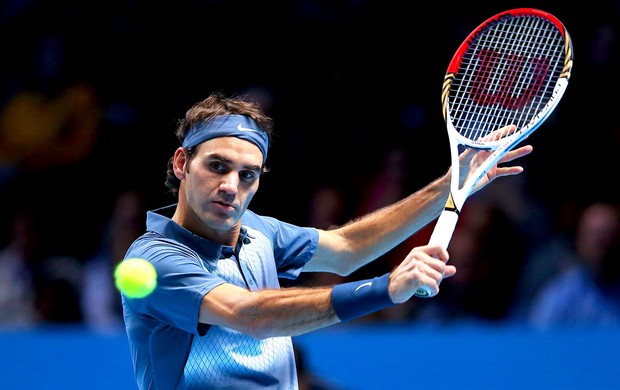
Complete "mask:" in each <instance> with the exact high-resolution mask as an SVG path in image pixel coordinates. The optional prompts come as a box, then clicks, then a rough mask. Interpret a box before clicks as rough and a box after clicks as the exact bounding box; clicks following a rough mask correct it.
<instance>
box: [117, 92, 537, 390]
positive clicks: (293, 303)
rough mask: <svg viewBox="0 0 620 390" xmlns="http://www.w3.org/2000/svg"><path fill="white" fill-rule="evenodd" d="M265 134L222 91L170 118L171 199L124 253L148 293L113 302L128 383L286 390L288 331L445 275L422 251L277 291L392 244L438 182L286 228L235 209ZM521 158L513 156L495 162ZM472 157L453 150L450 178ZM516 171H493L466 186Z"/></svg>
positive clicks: (433, 210)
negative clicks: (374, 205) (151, 280)
mask: <svg viewBox="0 0 620 390" xmlns="http://www.w3.org/2000/svg"><path fill="white" fill-rule="evenodd" d="M271 132H272V122H271V119H270V118H269V117H267V116H266V115H265V114H264V113H263V112H262V110H261V109H260V107H259V106H258V105H257V104H255V103H252V102H250V101H247V100H244V98H243V97H225V96H223V95H221V94H213V95H211V96H209V97H208V98H207V99H205V100H204V101H201V102H199V103H197V104H196V105H194V106H193V107H192V108H190V109H189V110H188V111H187V113H186V115H185V118H184V119H182V120H181V121H180V122H179V126H178V128H177V130H176V134H177V136H178V138H179V140H180V143H181V146H180V147H178V148H177V149H176V151H175V152H174V156H173V157H172V158H171V159H170V161H169V164H168V172H167V180H166V185H167V186H168V187H169V189H170V190H171V191H172V193H173V194H175V195H176V196H177V197H178V202H177V203H176V204H172V205H169V206H166V207H163V208H160V209H157V210H153V211H149V212H148V213H147V229H146V230H147V231H146V233H145V234H144V235H142V236H141V237H140V238H138V239H137V240H136V241H135V242H134V243H133V245H132V246H131V247H130V249H129V251H128V252H127V254H126V258H132V257H139V258H144V259H148V260H149V261H150V262H151V263H152V264H153V265H154V266H155V268H156V270H157V273H158V286H157V288H156V289H155V291H154V292H153V293H152V294H151V295H149V296H147V297H146V298H142V299H128V298H126V297H123V307H124V320H125V326H126V331H127V335H128V338H129V346H130V350H131V356H132V360H133V367H134V370H135V378H136V381H137V384H138V387H139V388H140V389H215V388H217V389H256V388H261V389H297V388H298V382H297V372H296V367H295V357H294V351H293V345H292V339H291V336H295V335H299V334H303V333H306V332H311V331H313V330H315V329H319V328H323V327H326V326H329V325H332V324H336V323H338V322H341V321H349V320H352V319H355V318H359V317H361V316H364V315H366V314H369V313H372V312H375V311H377V310H381V309H384V308H387V307H389V306H392V305H395V304H400V303H403V302H406V301H407V300H408V299H410V298H411V297H412V296H413V294H414V293H415V291H416V290H417V289H418V288H419V287H420V286H422V285H425V286H429V288H430V290H431V292H432V294H431V296H434V295H436V294H437V293H438V291H439V283H440V281H441V280H442V279H443V278H447V277H450V276H452V275H454V273H455V272H456V269H455V268H454V267H453V266H451V265H447V264H446V262H447V261H448V253H447V252H446V250H445V249H443V248H441V247H439V246H421V247H417V248H414V249H413V250H412V251H411V252H410V253H409V254H408V255H407V257H405V258H404V259H403V260H402V263H400V264H399V265H398V266H397V267H395V268H394V269H393V271H392V272H390V273H388V274H385V275H378V276H377V277H375V278H373V279H369V280H361V281H358V282H351V283H344V284H340V285H336V286H330V287H316V288H300V287H291V288H280V285H279V282H278V278H290V279H295V278H297V277H298V276H299V274H300V273H301V272H317V271H322V272H331V273H335V274H339V275H348V274H350V273H351V272H353V271H354V270H356V269H358V268H360V267H361V266H363V265H365V264H367V263H369V262H371V261H372V260H373V259H376V258H377V257H379V256H380V255H382V254H384V253H386V252H387V251H389V250H390V249H392V248H394V247H395V246H396V245H398V244H399V243H401V242H402V241H403V240H405V239H406V238H408V237H409V236H411V235H412V234H414V233H415V232H416V231H418V230H419V229H420V228H422V227H424V226H425V225H427V224H428V223H429V222H431V221H432V220H433V219H435V218H436V217H437V216H438V215H439V213H440V212H441V210H442V208H443V206H444V204H445V202H446V199H447V196H448V191H449V182H450V180H449V175H450V174H449V172H448V173H447V174H446V175H444V176H443V177H440V178H439V179H437V180H435V181H433V182H432V183H430V184H429V185H427V186H426V187H425V188H422V189H421V190H419V191H417V192H416V193H414V194H412V195H410V196H409V197H407V198H406V199H403V200H401V201H400V202H398V203H396V204H393V205H390V206H387V207H385V208H383V209H380V210H377V211H376V212H373V213H371V214H369V215H366V216H364V217H363V218H359V219H356V220H355V221H352V222H350V223H348V224H346V225H344V226H341V227H338V228H334V229H331V230H321V229H316V228H312V227H300V226H295V225H292V224H289V223H286V222H283V221H280V220H278V219H276V218H273V217H268V216H262V215H258V214H256V213H254V212H252V211H250V210H249V209H248V205H249V204H250V201H251V200H252V197H253V196H254V194H255V193H256V191H257V190H258V187H259V181H260V177H261V174H263V173H264V172H266V170H267V168H266V161H267V154H268V151H269V146H270V141H271ZM531 150H532V149H531V146H523V147H520V148H517V149H515V150H514V151H512V152H510V153H509V154H508V155H507V156H506V157H505V158H504V159H503V161H502V162H508V161H512V160H514V159H516V158H519V157H521V156H524V155H527V154H529V153H530V152H531ZM479 153H484V152H476V151H473V150H468V151H465V152H463V154H462V164H463V165H464V167H463V168H464V169H463V172H464V173H463V176H466V175H467V174H468V172H470V171H472V168H475V166H476V161H477V160H478V158H476V157H477V155H478V154H479ZM478 157H479V156H478ZM522 170H523V169H522V168H521V167H519V166H504V167H497V166H496V167H495V168H494V169H493V170H491V171H490V172H489V174H488V176H487V177H486V178H485V179H484V180H483V181H482V182H481V183H480V185H479V188H478V189H480V188H482V187H484V186H485V185H486V184H488V183H489V182H491V181H492V180H494V179H495V178H497V177H501V176H507V175H514V174H519V173H520V172H522ZM464 178H465V177H463V179H464Z"/></svg>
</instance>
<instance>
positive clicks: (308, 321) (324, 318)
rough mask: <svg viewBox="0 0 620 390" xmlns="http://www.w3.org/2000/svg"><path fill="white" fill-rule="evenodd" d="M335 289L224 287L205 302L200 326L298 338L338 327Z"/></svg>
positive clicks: (257, 336) (259, 335)
mask: <svg viewBox="0 0 620 390" xmlns="http://www.w3.org/2000/svg"><path fill="white" fill-rule="evenodd" d="M330 294H331V288H329V287H320V288H284V289H280V290H261V291H255V292H250V291H247V290H245V289H242V288H240V287H237V286H233V285H229V284H224V285H222V286H218V287H216V288H215V289H213V290H212V291H211V292H210V293H209V294H207V295H206V296H205V298H203V303H202V307H201V313H200V322H204V323H210V324H215V325H221V326H226V327H229V328H233V329H236V330H238V331H240V332H243V333H245V334H248V335H251V336H252V337H255V338H258V339H263V338H266V337H274V336H296V335H299V334H304V333H307V332H310V331H313V330H316V329H320V328H323V327H326V326H329V325H332V324H335V323H337V322H338V321H339V320H338V317H337V316H336V314H335V312H334V309H333V308H332V304H331V298H330Z"/></svg>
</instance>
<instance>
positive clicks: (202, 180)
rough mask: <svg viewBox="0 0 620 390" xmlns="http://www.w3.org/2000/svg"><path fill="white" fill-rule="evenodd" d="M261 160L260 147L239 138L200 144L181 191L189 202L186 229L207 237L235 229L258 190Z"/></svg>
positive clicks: (187, 203)
mask: <svg viewBox="0 0 620 390" xmlns="http://www.w3.org/2000/svg"><path fill="white" fill-rule="evenodd" d="M262 163H263V155H262V153H261V151H260V149H259V148H258V147H257V146H256V145H254V144H253V143H251V142H248V141H245V140H242V139H239V138H235V137H220V138H214V139H211V140H208V141H205V142H203V143H202V144H200V145H199V146H198V150H197V151H196V155H195V156H194V158H193V159H192V160H191V161H190V162H189V163H188V162H186V164H189V167H187V166H186V168H188V169H185V170H184V171H185V178H184V180H183V181H182V189H183V191H181V192H180V193H179V195H180V196H184V197H185V201H186V205H187V210H186V211H187V215H186V218H185V222H186V224H189V226H186V228H189V229H190V230H192V231H194V232H195V233H198V234H203V235H205V236H207V237H209V234H216V235H218V234H222V233H224V234H225V232H228V231H230V230H231V229H233V228H234V227H235V226H236V225H237V224H238V223H239V220H240V218H241V216H242V215H243V213H244V211H245V210H246V209H247V207H248V205H249V204H250V201H251V200H252V197H254V194H255V193H256V191H257V190H258V184H259V178H260V174H261V167H262ZM180 203H181V200H180Z"/></svg>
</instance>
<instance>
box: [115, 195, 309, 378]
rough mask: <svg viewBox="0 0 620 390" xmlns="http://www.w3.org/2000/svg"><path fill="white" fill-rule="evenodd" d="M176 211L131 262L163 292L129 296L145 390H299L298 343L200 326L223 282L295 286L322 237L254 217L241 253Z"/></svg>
mask: <svg viewBox="0 0 620 390" xmlns="http://www.w3.org/2000/svg"><path fill="white" fill-rule="evenodd" d="M175 209H176V205H171V206H167V207H164V208H161V209H158V210H154V211H149V212H148V213H147V232H146V233H145V234H144V235H142V236H141V237H140V238H138V239H137V240H136V241H135V242H134V243H133V244H132V245H131V247H130V248H129V250H128V252H127V254H126V256H125V258H134V257H138V258H143V259H147V260H148V261H150V262H151V263H152V264H153V265H154V266H155V269H156V270H157V288H156V289H155V291H154V292H153V293H152V294H150V295H148V296H147V297H146V298H142V299H128V298H126V297H125V296H122V300H123V310H124V319H125V328H126V331H127V336H128V338H129V347H130V350H131V357H132V361H133V367H134V372H135V377H136V381H137V384H138V387H139V388H140V389H166V390H167V389H215V388H217V389H250V388H271V389H297V388H298V384H297V372H296V368H295V359H294V353H293V345H292V340H291V338H290V337H272V338H268V339H265V340H256V339H254V338H252V337H250V336H247V335H245V334H242V333H240V332H237V331H235V330H233V329H229V328H225V327H220V326H214V325H208V324H200V323H198V314H199V311H200V303H201V300H202V298H203V297H204V295H205V294H207V293H208V292H209V291H211V289H213V288H214V287H216V286H218V285H220V284H222V283H232V284H235V285H238V286H241V287H244V288H246V289H248V290H251V291H255V290H260V289H266V288H279V287H280V284H279V281H278V278H289V279H295V278H297V277H298V276H299V273H300V272H301V270H302V268H303V266H304V265H305V264H306V262H308V260H310V258H311V257H312V256H313V254H314V252H315V251H316V247H317V243H318V231H317V230H316V229H314V228H307V227H299V226H295V225H291V224H287V223H284V222H282V221H279V220H277V219H274V218H271V217H264V216H260V215H257V214H255V213H253V212H251V211H249V210H247V211H246V212H245V214H244V215H243V218H242V220H241V223H242V228H241V235H240V237H239V243H238V245H237V246H236V248H235V247H231V246H226V245H220V244H216V243H214V242H211V241H209V240H206V239H204V238H202V237H200V236H197V235H195V234H193V233H192V232H190V231H188V230H186V229H185V228H183V227H181V226H179V225H178V224H176V223H175V222H173V221H172V220H171V219H170V218H171V217H172V215H173V214H174V211H175Z"/></svg>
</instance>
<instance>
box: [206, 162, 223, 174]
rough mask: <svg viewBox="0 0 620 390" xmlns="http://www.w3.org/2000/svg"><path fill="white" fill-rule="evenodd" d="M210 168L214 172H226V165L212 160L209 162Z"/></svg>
mask: <svg viewBox="0 0 620 390" xmlns="http://www.w3.org/2000/svg"><path fill="white" fill-rule="evenodd" d="M209 166H210V167H211V170H213V171H214V172H226V165H224V164H222V163H219V162H212V163H210V164H209Z"/></svg>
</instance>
